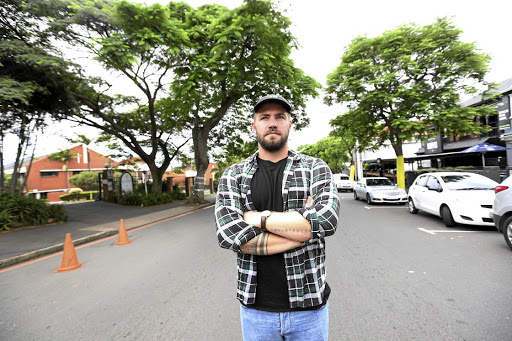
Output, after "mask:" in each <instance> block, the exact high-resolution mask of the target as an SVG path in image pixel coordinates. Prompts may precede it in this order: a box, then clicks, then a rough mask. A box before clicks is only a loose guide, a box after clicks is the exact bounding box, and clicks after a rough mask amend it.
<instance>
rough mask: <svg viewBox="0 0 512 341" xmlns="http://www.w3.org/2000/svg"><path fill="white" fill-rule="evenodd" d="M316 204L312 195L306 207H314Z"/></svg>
mask: <svg viewBox="0 0 512 341" xmlns="http://www.w3.org/2000/svg"><path fill="white" fill-rule="evenodd" d="M314 204H315V201H314V200H313V198H312V197H311V196H309V197H308V200H306V205H304V207H312V206H313V205H314Z"/></svg>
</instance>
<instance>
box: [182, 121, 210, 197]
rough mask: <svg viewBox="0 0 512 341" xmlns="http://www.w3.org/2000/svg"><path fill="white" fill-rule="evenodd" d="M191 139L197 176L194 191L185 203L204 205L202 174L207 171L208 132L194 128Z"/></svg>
mask: <svg viewBox="0 0 512 341" xmlns="http://www.w3.org/2000/svg"><path fill="white" fill-rule="evenodd" d="M192 139H193V141H194V159H195V163H196V169H197V175H196V182H195V185H194V190H193V192H192V195H191V196H190V199H189V200H188V201H187V203H189V204H204V203H206V202H207V201H206V200H204V187H205V181H204V174H205V173H206V170H207V169H208V165H209V163H210V162H209V160H208V132H207V131H206V130H205V129H204V128H196V127H194V129H193V130H192Z"/></svg>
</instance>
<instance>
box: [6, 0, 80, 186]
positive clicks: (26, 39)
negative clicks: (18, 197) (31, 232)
mask: <svg viewBox="0 0 512 341" xmlns="http://www.w3.org/2000/svg"><path fill="white" fill-rule="evenodd" d="M1 4H2V5H1V6H0V84H1V86H0V104H1V112H2V115H1V117H0V192H1V191H2V190H3V188H2V187H3V184H4V181H3V178H4V166H3V140H4V137H5V136H6V135H8V134H14V135H16V136H17V137H18V141H19V143H18V147H17V153H16V161H15V163H14V172H13V175H12V177H11V179H12V180H11V185H10V188H9V189H10V191H11V192H16V191H18V190H20V188H18V186H17V184H18V183H19V182H18V181H17V180H18V175H19V174H18V171H19V167H21V165H22V160H23V159H24V157H25V155H26V154H27V152H28V148H29V147H30V146H31V143H32V139H33V137H34V135H35V134H34V133H35V132H37V131H41V130H42V129H44V127H45V124H46V122H47V119H54V120H56V119H62V118H65V117H67V116H68V115H70V114H71V113H72V112H74V111H75V110H76V108H77V102H76V101H75V99H74V97H73V96H71V95H70V92H69V90H70V89H74V88H76V87H77V84H79V83H80V82H81V78H80V70H79V69H78V67H77V66H76V65H75V64H73V63H70V62H69V61H66V60H65V59H64V58H63V57H62V56H61V54H60V52H59V51H58V50H57V49H56V48H55V47H54V46H53V44H52V42H53V41H52V38H53V37H54V36H53V34H52V32H51V31H50V30H49V29H48V25H47V21H46V20H45V18H44V17H40V16H38V15H35V14H33V13H32V12H31V11H30V10H28V8H27V7H26V4H25V3H24V2H22V1H15V0H2V2H1ZM29 169H30V167H29ZM26 175H27V174H26Z"/></svg>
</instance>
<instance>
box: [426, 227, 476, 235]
mask: <svg viewBox="0 0 512 341" xmlns="http://www.w3.org/2000/svg"><path fill="white" fill-rule="evenodd" d="M418 230H420V231H423V232H425V233H428V234H438V233H472V232H479V231H455V230H454V231H451V230H450V231H448V230H427V229H424V228H423V227H418Z"/></svg>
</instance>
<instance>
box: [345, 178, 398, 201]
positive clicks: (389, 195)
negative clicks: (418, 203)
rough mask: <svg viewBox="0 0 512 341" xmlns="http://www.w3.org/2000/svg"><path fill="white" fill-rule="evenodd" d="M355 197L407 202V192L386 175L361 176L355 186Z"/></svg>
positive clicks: (357, 198) (369, 199) (368, 199)
mask: <svg viewBox="0 0 512 341" xmlns="http://www.w3.org/2000/svg"><path fill="white" fill-rule="evenodd" d="M354 199H355V200H359V199H364V200H366V202H367V203H368V204H369V205H371V204H373V203H397V204H405V203H407V192H406V191H405V190H403V189H402V188H400V187H398V186H397V185H395V184H394V183H393V182H392V181H391V180H389V179H388V178H385V177H369V178H361V180H359V181H358V182H357V183H356V185H355V187H354Z"/></svg>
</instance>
